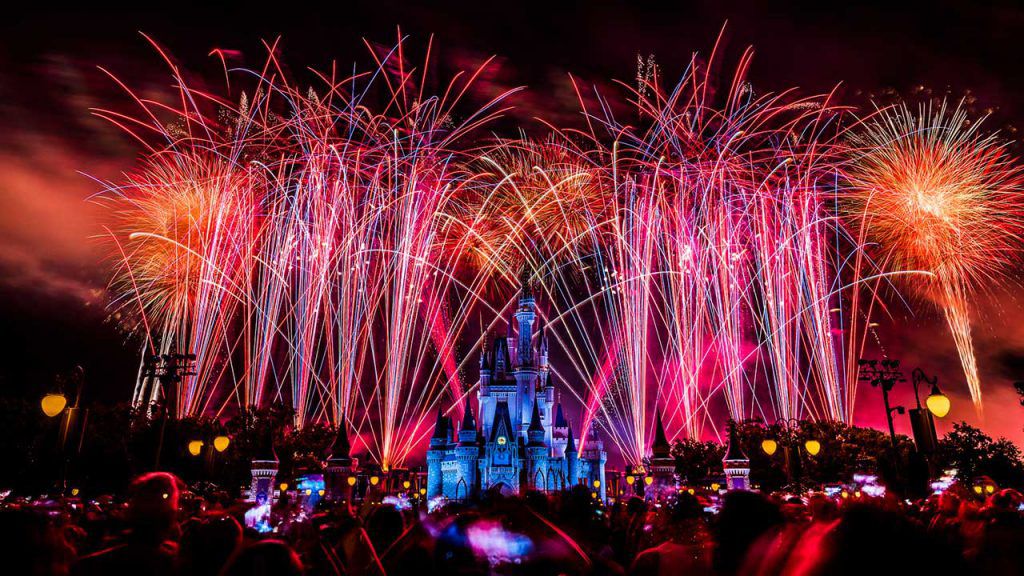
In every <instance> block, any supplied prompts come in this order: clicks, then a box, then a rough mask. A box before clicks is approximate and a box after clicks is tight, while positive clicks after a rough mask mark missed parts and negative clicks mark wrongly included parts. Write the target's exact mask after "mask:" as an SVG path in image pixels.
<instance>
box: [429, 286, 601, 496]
mask: <svg viewBox="0 0 1024 576" xmlns="http://www.w3.org/2000/svg"><path fill="white" fill-rule="evenodd" d="M536 320H537V313H536V304H535V301H534V297H533V294H532V293H531V292H530V290H529V289H528V288H524V289H523V292H522V294H520V297H519V302H518V306H517V307H516V312H515V315H514V323H515V325H516V328H517V330H516V336H515V338H512V337H511V335H510V336H508V337H499V338H495V339H494V340H493V342H492V345H491V347H490V348H485V349H484V350H483V351H482V353H481V354H480V385H479V387H478V389H477V410H476V412H474V411H473V409H472V406H467V409H466V412H465V415H464V417H463V419H462V423H461V426H459V430H458V432H456V430H455V426H454V423H453V422H452V421H451V418H448V417H445V416H444V415H443V414H442V413H441V412H438V415H437V422H436V424H435V426H434V434H433V435H432V437H431V439H430V447H429V449H428V450H427V497H428V498H435V497H438V496H444V497H446V498H448V499H452V500H464V499H466V498H471V497H473V496H474V495H476V494H479V493H480V492H481V491H486V490H491V489H496V490H499V491H501V492H503V493H506V494H518V493H521V492H523V491H524V490H539V491H542V492H554V491H558V490H565V489H568V488H571V487H572V486H575V485H577V484H583V485H586V486H588V487H591V489H592V490H594V491H596V492H597V493H598V497H599V498H601V499H602V500H604V499H605V488H606V486H605V481H604V480H605V478H604V471H605V462H606V461H607V459H608V455H607V453H606V452H605V451H604V446H603V444H602V442H601V441H600V439H598V438H597V437H596V436H593V435H592V436H591V438H590V440H588V442H587V443H586V449H585V450H584V452H583V453H582V454H581V453H579V451H578V450H577V447H576V441H575V439H574V438H573V432H572V426H571V425H570V424H569V422H568V420H567V419H566V418H565V415H564V414H563V412H562V405H561V403H560V402H559V401H558V400H557V399H556V397H555V387H554V384H553V383H552V381H551V377H550V373H549V367H548V340H547V336H546V335H545V333H544V329H543V328H540V329H535V328H534V324H535V322H536ZM510 332H511V330H510ZM510 347H514V350H510ZM513 358H514V362H513ZM477 414H478V415H479V421H480V424H479V426H478V424H477V418H476V415H477ZM595 480H598V481H600V483H599V484H597V487H596V488H594V486H595V482H594V481H595Z"/></svg>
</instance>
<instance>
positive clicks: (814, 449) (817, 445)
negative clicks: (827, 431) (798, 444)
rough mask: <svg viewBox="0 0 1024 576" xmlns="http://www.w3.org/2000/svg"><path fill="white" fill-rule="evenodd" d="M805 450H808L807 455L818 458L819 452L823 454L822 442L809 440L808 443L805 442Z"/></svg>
mask: <svg viewBox="0 0 1024 576" xmlns="http://www.w3.org/2000/svg"><path fill="white" fill-rule="evenodd" d="M804 450H807V453H808V454H810V455H811V456H817V455H818V452H821V442H818V441H817V440H808V441H807V442H804Z"/></svg>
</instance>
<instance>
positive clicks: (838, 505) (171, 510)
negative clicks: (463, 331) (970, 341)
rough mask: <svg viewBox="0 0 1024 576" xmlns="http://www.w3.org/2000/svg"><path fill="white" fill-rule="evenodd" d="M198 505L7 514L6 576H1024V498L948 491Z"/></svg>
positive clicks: (27, 507) (89, 503)
mask: <svg viewBox="0 0 1024 576" xmlns="http://www.w3.org/2000/svg"><path fill="white" fill-rule="evenodd" d="M250 506H251V504H248V503H246V502H241V501H236V500H233V499H229V498H228V497H227V496H226V495H218V494H216V493H214V494H211V495H208V496H206V497H198V496H196V495H195V494H193V493H191V492H189V491H187V490H185V487H184V486H183V485H182V483H181V481H180V480H178V479H177V478H176V477H175V476H173V475H171V474H168V473H162V472H154V473H150V474H146V475H144V476H141V477H139V478H137V479H136V480H135V481H134V482H133V483H132V484H131V487H130V489H129V491H128V493H127V496H126V498H125V499H124V500H123V501H122V500H118V499H115V498H112V497H103V498H96V499H89V500H82V499H79V498H77V497H75V498H72V497H69V498H66V499H60V500H26V499H12V498H10V497H8V498H7V499H5V500H4V502H3V503H2V505H0V548H2V549H3V552H2V553H0V558H3V561H2V562H3V564H0V573H3V574H40V575H43V574H46V575H49V574H72V575H94V574H139V575H156V576H159V575H165V574H166V575H171V574H196V575H219V574H223V575H227V576H235V575H239V576H241V575H281V576H288V575H293V574H295V575H297V574H326V575H353V576H364V575H365V576H384V575H404V574H414V575H417V576H424V575H427V574H450V575H463V574H466V575H470V574H473V575H475V574H530V575H531V576H540V575H544V574H612V575H618V574H636V575H661V574H680V575H686V574H713V575H733V574H756V575H783V574H785V575H805V574H806V575H810V574H815V575H817V574H857V575H858V576H864V575H876V574H888V573H900V574H917V573H920V574H1024V512H1022V508H1024V498H1022V496H1021V494H1020V493H1018V492H1017V491H1015V490H1010V489H1005V490H1000V491H995V492H994V493H992V494H990V495H987V497H985V498H979V497H976V496H974V495H972V494H971V493H970V492H969V491H966V490H961V489H960V487H958V486H957V485H954V486H952V487H951V488H949V489H947V490H946V491H945V492H943V493H941V494H935V495H933V496H931V497H929V498H927V499H925V500H922V501H919V502H910V501H907V500H898V499H895V498H892V497H882V498H869V497H863V498H858V499H843V498H832V497H828V496H826V495H824V494H812V495H810V496H807V497H796V496H791V495H778V496H773V495H765V494H760V493H757V492H744V491H733V492H728V493H725V494H724V495H722V496H721V498H720V499H719V498H718V497H717V496H714V497H713V499H710V500H709V499H708V498H707V497H706V496H705V495H701V494H696V495H694V494H691V493H690V492H688V491H682V492H680V493H678V494H673V495H671V497H669V498H667V499H662V500H660V501H659V500H646V501H645V500H644V499H641V498H629V499H619V500H617V501H615V502H612V503H609V504H608V505H607V506H603V505H600V504H599V503H597V502H595V500H594V498H593V497H592V495H591V494H590V492H589V491H588V490H586V489H584V488H583V487H579V489H577V490H572V491H569V492H565V493H562V494H557V495H552V496H548V495H544V494H540V493H527V494H525V495H523V496H522V497H519V498H509V497H503V496H501V495H499V494H486V495H484V496H483V497H481V498H480V499H478V500H476V501H474V502H472V503H449V504H448V505H446V506H442V507H439V508H438V509H436V510H434V511H432V512H429V513H428V512H427V511H426V509H424V508H423V507H420V506H416V505H413V506H396V505H394V504H393V503H379V502H378V503H373V502H364V503H361V504H360V505H359V506H358V507H353V506H350V505H348V504H339V503H334V504H329V503H326V502H321V503H319V504H318V505H317V506H316V508H315V509H313V510H310V511H309V513H308V514H294V513H293V512H294V511H295V510H296V503H295V502H294V501H291V502H290V501H289V500H288V498H283V499H281V500H280V501H279V502H278V503H277V504H275V510H274V513H273V519H274V522H273V526H274V527H273V529H272V530H270V531H266V532H260V531H256V530H253V529H250V528H245V527H244V516H245V512H246V510H247V509H248V508H249V507H250Z"/></svg>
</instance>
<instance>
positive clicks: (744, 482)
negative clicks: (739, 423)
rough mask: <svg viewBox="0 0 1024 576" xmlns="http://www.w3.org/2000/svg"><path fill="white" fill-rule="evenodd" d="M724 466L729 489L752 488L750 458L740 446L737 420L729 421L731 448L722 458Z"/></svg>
mask: <svg viewBox="0 0 1024 576" xmlns="http://www.w3.org/2000/svg"><path fill="white" fill-rule="evenodd" d="M722 468H724V469H725V487H726V488H727V489H728V490H750V460H749V459H748V458H747V455H746V454H745V453H744V452H743V447H742V446H740V439H739V435H738V434H737V433H736V423H735V422H730V423H729V449H728V450H727V451H726V453H725V458H722Z"/></svg>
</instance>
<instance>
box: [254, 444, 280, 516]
mask: <svg viewBox="0 0 1024 576" xmlns="http://www.w3.org/2000/svg"><path fill="white" fill-rule="evenodd" d="M277 469H278V461H277V453H276V452H275V451H274V433H273V431H272V430H269V431H268V432H267V434H266V435H265V436H264V438H263V441H262V442H261V444H260V446H259V447H258V451H257V452H256V457H255V458H253V459H252V462H251V464H250V468H249V473H250V475H251V479H252V481H251V484H250V485H249V500H250V501H252V502H258V503H260V504H261V505H262V504H266V503H270V502H271V501H272V500H273V495H274V480H275V479H276V478H277Z"/></svg>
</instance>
